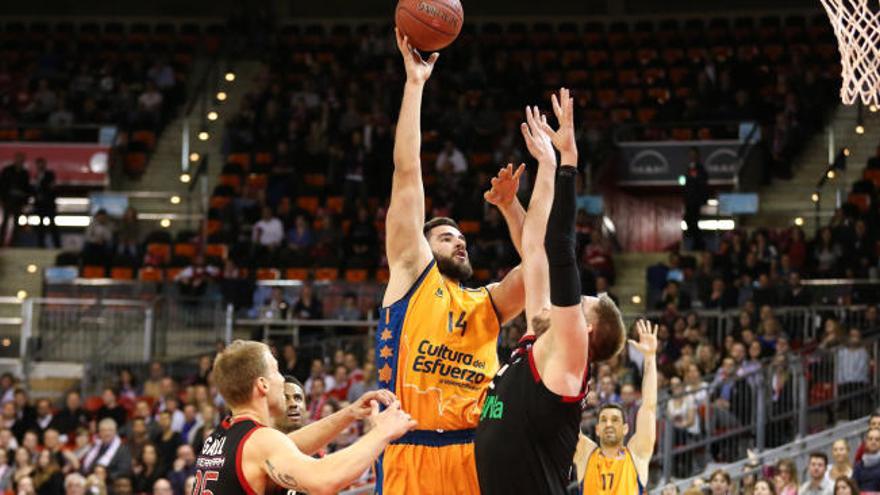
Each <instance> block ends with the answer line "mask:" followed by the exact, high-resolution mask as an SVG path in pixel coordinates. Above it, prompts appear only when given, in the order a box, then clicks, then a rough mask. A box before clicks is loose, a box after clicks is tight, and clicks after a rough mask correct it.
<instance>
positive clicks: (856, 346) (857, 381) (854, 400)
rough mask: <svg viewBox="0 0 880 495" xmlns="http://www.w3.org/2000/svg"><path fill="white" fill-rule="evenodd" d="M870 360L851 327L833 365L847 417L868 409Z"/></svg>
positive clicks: (858, 335) (869, 403) (859, 337)
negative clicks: (834, 365)
mask: <svg viewBox="0 0 880 495" xmlns="http://www.w3.org/2000/svg"><path fill="white" fill-rule="evenodd" d="M870 361H871V357H870V355H869V354H868V351H867V349H865V346H864V345H863V344H862V332H861V331H860V330H859V329H857V328H853V329H851V330H850V331H849V335H848V339H847V341H846V344H845V345H844V346H842V347H841V348H840V349H838V350H837V363H836V367H835V370H836V377H835V382H836V383H837V389H838V394H839V396H840V397H841V398H846V399H845V400H844V401H843V403H842V404H841V405H842V406H845V408H846V411H847V412H846V416H847V418H849V419H855V418H858V417H861V416H863V415H864V414H865V413H866V412H867V411H869V410H870V407H871V402H870V401H871V395H870V394H869V393H867V391H868V390H870V383H871V378H870V369H869V366H870ZM859 485H860V486H861V483H860V484H859Z"/></svg>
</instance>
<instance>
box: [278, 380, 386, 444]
mask: <svg viewBox="0 0 880 495" xmlns="http://www.w3.org/2000/svg"><path fill="white" fill-rule="evenodd" d="M395 400H396V398H395V397H394V394H393V393H391V392H389V391H388V390H373V391H370V392H367V393H365V394H364V395H362V396H361V397H360V398H359V399H358V400H357V401H355V402H354V403H353V404H351V405H349V406H348V407H346V408H345V409H340V410H339V411H336V412H335V413H333V414H331V415H330V416H327V417H326V418H322V419H321V420H319V421H315V422H314V423H311V424H308V425H306V426H303V427H302V428H300V429H299V430H296V431H294V432H292V433H289V434H288V435H287V437H288V438H290V439H291V440H293V443H295V444H296V447H297V448H298V449H299V450H301V451H302V453H304V454H305V455H313V454H315V453H317V452H318V451H319V450H321V449H323V448H324V447H326V446H327V444H329V443H330V442H332V441H333V440H334V439H335V438H336V437H338V436H339V435H340V434H342V432H344V431H345V429H346V428H348V427H349V426H351V424H352V423H354V422H355V421H358V420H363V419H366V418H368V417H369V416H370V413H371V412H372V411H371V405H370V404H371V403H372V401H379V403H380V404H382V405H383V406H388V405H390V404H391V403H393V402H394V401H395Z"/></svg>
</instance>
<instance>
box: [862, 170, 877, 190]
mask: <svg viewBox="0 0 880 495" xmlns="http://www.w3.org/2000/svg"><path fill="white" fill-rule="evenodd" d="M864 178H865V180H869V181H871V182H873V183H874V187H876V188H877V189H880V170H865V172H864Z"/></svg>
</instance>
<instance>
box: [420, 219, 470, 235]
mask: <svg viewBox="0 0 880 495" xmlns="http://www.w3.org/2000/svg"><path fill="white" fill-rule="evenodd" d="M443 225H448V226H450V227H454V228H455V229H457V230H459V231H461V229H460V228H459V227H458V223H456V222H455V220H453V219H451V218H449V217H434V218H432V219H430V220H428V221H427V222H425V226H424V228H422V232H423V233H424V234H425V237H428V234H430V233H431V231H432V230H434V229H435V228H437V227H440V226H443Z"/></svg>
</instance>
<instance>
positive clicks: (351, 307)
mask: <svg viewBox="0 0 880 495" xmlns="http://www.w3.org/2000/svg"><path fill="white" fill-rule="evenodd" d="M363 318H364V314H363V311H361V309H360V308H358V306H357V295H356V294H355V293H354V292H346V293H345V294H344V295H343V296H342V306H340V307H339V308H338V309H337V310H336V312H335V313H334V314H333V319H334V320H344V321H360V320H362V319H363Z"/></svg>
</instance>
